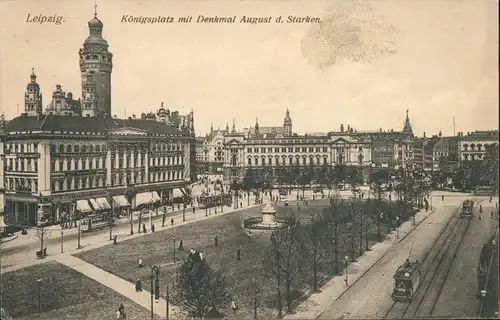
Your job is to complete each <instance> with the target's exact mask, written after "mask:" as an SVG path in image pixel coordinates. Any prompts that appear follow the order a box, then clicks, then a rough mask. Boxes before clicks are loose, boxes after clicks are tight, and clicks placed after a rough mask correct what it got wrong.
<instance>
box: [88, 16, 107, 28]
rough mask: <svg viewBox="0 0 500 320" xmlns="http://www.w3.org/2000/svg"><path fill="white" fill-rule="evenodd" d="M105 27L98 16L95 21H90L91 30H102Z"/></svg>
mask: <svg viewBox="0 0 500 320" xmlns="http://www.w3.org/2000/svg"><path fill="white" fill-rule="evenodd" d="M102 27H104V24H103V23H102V22H101V20H99V19H98V18H97V16H95V17H94V19H92V20H90V21H89V28H102Z"/></svg>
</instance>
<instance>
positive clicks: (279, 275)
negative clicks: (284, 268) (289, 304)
mask: <svg viewBox="0 0 500 320" xmlns="http://www.w3.org/2000/svg"><path fill="white" fill-rule="evenodd" d="M278 263H279V262H278ZM277 280H278V318H282V317H283V304H282V302H283V301H282V299H281V270H280V271H278V279H277Z"/></svg>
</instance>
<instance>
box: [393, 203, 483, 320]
mask: <svg viewBox="0 0 500 320" xmlns="http://www.w3.org/2000/svg"><path fill="white" fill-rule="evenodd" d="M479 202H481V201H479ZM479 202H477V204H479ZM460 208H461V206H459V207H458V208H457V211H456V213H455V215H454V217H453V218H451V219H450V221H448V223H447V225H446V226H445V228H443V230H442V231H441V233H440V234H439V236H438V237H437V239H436V240H435V241H434V243H433V245H432V247H431V249H430V250H429V251H428V252H427V253H426V254H425V256H424V258H423V260H422V264H421V268H420V270H421V272H422V273H421V278H420V281H421V283H420V287H419V289H418V291H417V292H416V294H415V296H414V297H413V299H412V300H411V301H410V302H399V301H396V302H394V303H393V304H392V306H391V308H390V309H389V311H388V313H387V314H386V316H385V318H386V319H414V318H419V317H420V318H428V317H430V316H431V314H432V311H433V310H434V307H435V304H436V302H437V299H438V298H439V295H440V294H441V291H442V288H443V286H444V284H445V282H446V280H447V275H448V271H449V270H450V268H451V265H452V263H453V261H454V259H455V257H456V255H457V252H458V250H459V248H460V245H461V244H462V241H463V239H464V238H465V235H466V234H467V230H468V228H469V226H470V224H471V221H470V220H469V219H462V218H460Z"/></svg>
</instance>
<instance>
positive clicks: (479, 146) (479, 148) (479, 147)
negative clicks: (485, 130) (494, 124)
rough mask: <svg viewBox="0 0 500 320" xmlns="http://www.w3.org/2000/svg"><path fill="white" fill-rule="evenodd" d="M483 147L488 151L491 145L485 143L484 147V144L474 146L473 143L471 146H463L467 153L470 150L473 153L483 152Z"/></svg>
mask: <svg viewBox="0 0 500 320" xmlns="http://www.w3.org/2000/svg"><path fill="white" fill-rule="evenodd" d="M483 146H484V149H487V148H488V147H489V144H487V143H485V144H484V145H482V144H480V143H479V144H477V145H476V144H474V143H471V144H470V145H469V144H467V143H465V144H463V147H464V151H467V150H469V148H470V151H473V150H477V151H483V150H484V149H483Z"/></svg>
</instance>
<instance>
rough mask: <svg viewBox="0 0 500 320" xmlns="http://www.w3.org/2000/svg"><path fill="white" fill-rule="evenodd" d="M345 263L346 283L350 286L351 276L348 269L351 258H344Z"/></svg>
mask: <svg viewBox="0 0 500 320" xmlns="http://www.w3.org/2000/svg"><path fill="white" fill-rule="evenodd" d="M344 263H345V266H344V269H345V279H344V281H345V285H346V286H348V285H349V278H348V277H349V276H348V275H349V274H348V273H347V267H348V265H349V257H348V256H345V257H344Z"/></svg>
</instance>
